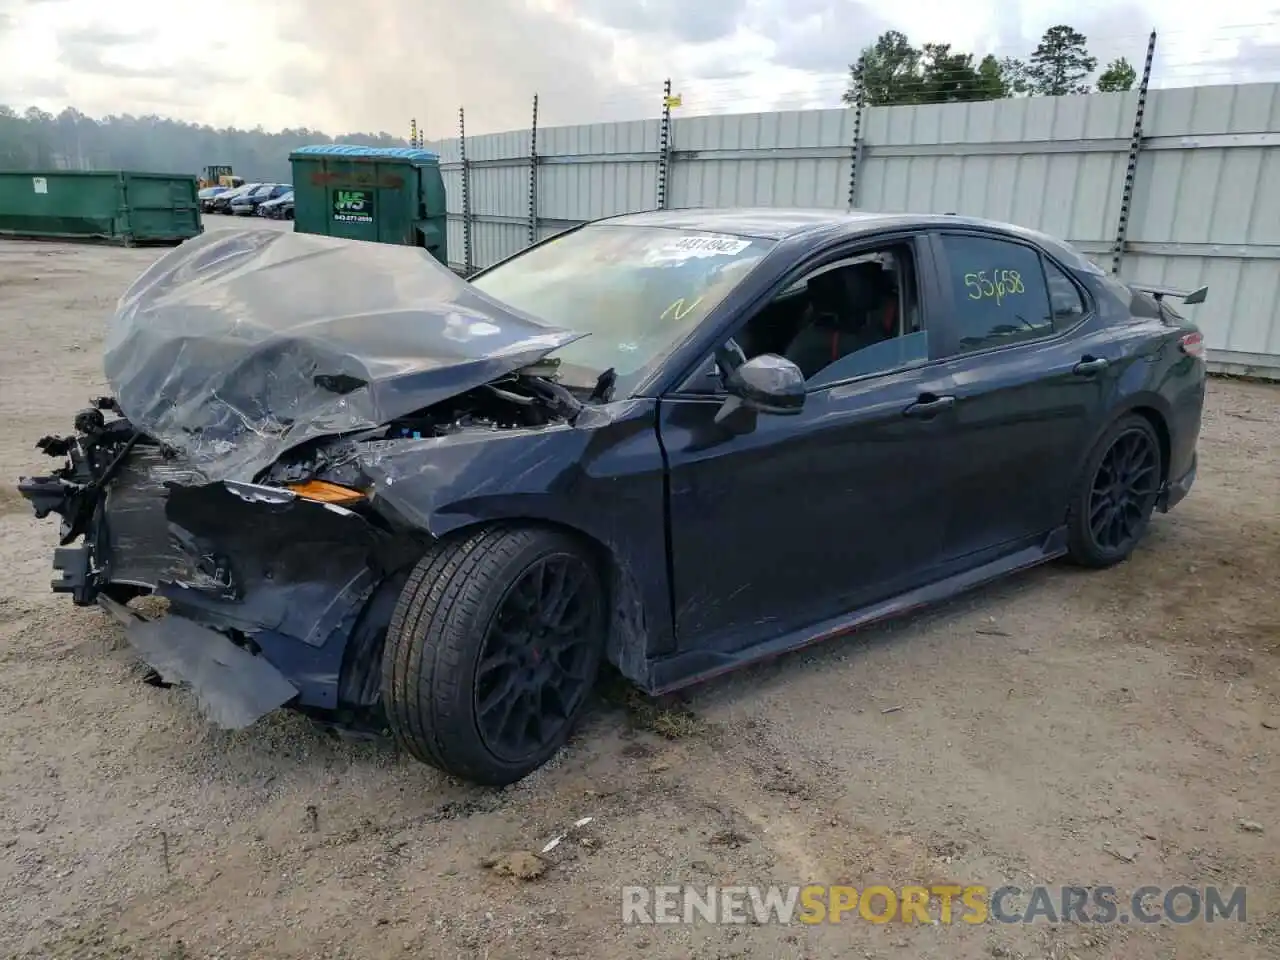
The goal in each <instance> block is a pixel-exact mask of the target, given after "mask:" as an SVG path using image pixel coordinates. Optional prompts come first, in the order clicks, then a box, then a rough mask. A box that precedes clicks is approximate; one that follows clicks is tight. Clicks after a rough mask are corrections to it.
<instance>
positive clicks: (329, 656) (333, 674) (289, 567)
mask: <svg viewBox="0 0 1280 960" xmlns="http://www.w3.org/2000/svg"><path fill="white" fill-rule="evenodd" d="M45 447H46V450H47V452H49V453H51V454H53V455H55V456H62V457H64V458H65V459H64V464H63V466H62V467H61V468H59V469H58V470H56V471H54V473H53V474H51V475H49V476H44V477H32V478H25V479H23V480H22V481H21V483H20V485H19V489H20V491H21V492H22V494H23V495H24V496H25V497H27V499H28V500H29V501H30V502H31V503H32V506H33V507H34V509H35V511H36V514H37V516H47V515H48V514H50V513H56V514H58V515H59V516H60V517H61V521H62V522H61V531H60V532H61V536H60V541H61V543H60V545H59V546H58V548H57V549H56V550H55V554H54V568H55V577H54V580H53V583H52V588H53V590H54V591H55V592H58V593H67V594H70V596H71V598H72V600H73V601H74V602H75V603H76V604H78V605H81V606H89V605H94V604H99V605H101V606H103V607H105V608H107V609H108V610H109V611H110V612H111V613H113V614H114V615H115V616H116V617H117V618H118V619H120V620H122V622H124V624H125V628H126V636H127V638H128V639H129V641H130V643H131V644H132V645H133V646H134V647H135V648H136V650H137V652H138V653H139V654H140V655H141V657H142V659H143V660H144V661H145V662H146V663H147V664H148V665H150V666H151V667H152V668H153V669H154V670H155V671H156V672H157V673H158V675H159V679H160V680H162V681H163V682H165V683H182V684H186V685H189V686H190V687H191V688H192V689H193V690H194V692H195V694H196V696H197V698H198V700H199V702H200V704H201V706H202V707H203V708H204V709H205V711H206V713H207V714H208V715H209V716H210V718H211V719H213V720H214V721H215V722H216V723H218V725H220V726H224V727H238V726H244V725H247V724H249V723H252V722H253V721H255V720H256V719H258V718H259V717H260V716H262V715H263V714H264V713H266V712H269V711H270V710H273V709H275V708H276V707H279V706H281V705H284V704H286V703H290V702H293V703H295V704H296V705H297V706H300V707H304V708H310V709H313V710H315V711H321V712H333V711H338V710H343V709H346V710H347V711H354V712H357V713H358V712H360V711H362V710H369V709H371V708H372V707H373V706H374V705H375V704H376V701H377V682H376V680H377V671H376V666H377V664H376V662H374V661H373V660H372V658H373V656H374V651H372V650H371V649H370V650H365V651H363V652H364V654H365V655H366V660H370V662H367V663H364V664H363V665H361V664H360V663H358V662H357V659H356V658H358V657H359V656H360V654H361V651H359V650H356V649H355V647H354V646H353V640H358V641H359V642H360V643H362V644H364V645H365V646H367V647H373V646H375V645H376V644H377V642H378V641H379V640H380V636H379V635H378V634H377V633H376V630H375V632H374V633H373V634H371V635H369V636H364V635H362V634H361V632H360V630H359V629H358V626H359V621H360V617H361V614H362V613H363V612H364V611H365V610H366V609H367V608H368V607H369V606H370V601H371V600H372V599H373V598H374V596H375V594H376V593H377V592H378V590H379V588H380V587H383V586H384V585H387V584H394V580H395V574H396V571H397V570H399V569H401V568H403V567H405V566H407V565H409V564H411V563H412V561H413V558H414V557H415V556H416V555H418V554H420V552H421V550H422V549H424V544H425V542H426V541H427V539H428V535H426V534H425V533H423V532H421V531H416V530H409V529H407V528H401V529H397V530H392V529H390V528H389V527H387V525H386V524H385V523H383V522H381V520H380V519H379V518H377V516H376V514H375V513H374V512H373V511H372V510H371V509H370V508H369V507H368V505H367V503H364V504H362V503H359V502H357V501H359V500H360V498H359V497H357V496H355V495H354V494H351V495H350V496H349V497H346V498H345V499H346V500H347V502H346V503H341V502H332V501H333V500H334V499H335V497H334V494H333V491H332V490H330V489H329V488H327V487H324V486H323V485H320V486H319V487H317V485H315V484H311V485H307V484H300V485H298V489H296V490H295V489H290V488H288V487H286V486H262V485H257V484H251V483H240V482H236V481H216V482H213V483H207V482H204V481H203V479H202V478H201V477H200V475H199V473H198V472H196V471H194V470H192V469H191V468H190V467H189V466H185V465H184V463H183V459H182V457H181V455H180V454H178V453H176V452H174V451H172V450H170V449H167V448H164V447H162V446H160V445H158V444H156V443H155V442H154V441H151V440H150V439H149V438H139V436H138V434H137V433H136V432H135V431H133V430H132V429H131V428H130V425H129V423H128V421H127V420H126V419H123V418H121V419H117V420H113V421H111V422H110V423H109V424H104V425H103V426H102V427H101V428H98V429H94V430H91V431H90V432H87V433H78V434H77V435H76V436H74V437H66V438H47V439H46V441H45ZM317 490H319V491H320V492H319V493H317ZM326 497H327V499H326ZM147 595H154V596H158V597H162V598H164V599H165V600H167V601H168V606H169V610H168V613H167V615H166V616H164V617H162V618H159V619H155V620H148V619H145V618H143V617H141V616H140V615H138V614H137V613H136V612H134V611H133V610H132V609H130V608H128V607H127V606H126V605H127V604H129V603H130V601H132V600H134V599H136V598H138V597H140V596H147ZM383 613H384V614H385V613H386V611H383ZM385 619H386V617H385V615H384V616H382V618H381V622H382V624H383V625H385Z"/></svg>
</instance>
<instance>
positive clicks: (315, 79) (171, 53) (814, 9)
mask: <svg viewBox="0 0 1280 960" xmlns="http://www.w3.org/2000/svg"><path fill="white" fill-rule="evenodd" d="M1274 2H1275V0H1236V2H1235V3H1234V4H1230V5H1227V4H1219V5H1213V4H1205V3H1203V2H1201V0H1197V2H1195V3H1192V2H1191V0H1166V2H1163V3H1162V2H1158V0H1129V2H1122V3H1120V4H1116V3H1109V2H1107V0H1035V2H1032V0H970V2H967V3H957V2H955V0H913V2H912V3H910V4H902V5H900V6H897V7H892V8H891V7H889V6H888V5H885V4H878V3H872V2H871V0H866V2H859V0H698V2H694V0H466V2H459V3H455V4H442V3H425V2H423V0H368V2H366V3H363V4H353V3H350V2H339V0H276V2H274V3H271V4H256V3H251V2H250V0H222V2H221V3H219V4H216V5H214V6H210V5H209V4H208V3H205V2H200V3H196V2H195V0H168V2H161V0H113V2H112V3H110V4H103V3H101V2H100V0H0V103H8V104H10V105H14V106H19V107H25V106H28V105H35V106H39V107H41V108H42V109H45V110H51V111H56V110H58V109H61V108H62V107H63V106H66V105H68V104H71V105H74V106H76V107H77V108H78V109H80V110H82V111H84V112H86V113H89V114H91V115H101V114H105V113H121V112H130V113H159V114H162V115H167V116H174V117H178V118H181V119H185V120H192V121H200V122H206V123H211V124H215V125H226V124H235V125H238V126H254V125H258V124H261V125H262V126H264V127H266V128H268V129H273V128H280V127H285V126H293V127H296V126H310V127H319V128H323V129H326V130H330V131H333V132H341V131H346V130H378V129H383V130H391V131H394V132H401V133H402V132H405V131H406V128H407V126H408V120H409V117H410V116H416V117H417V118H418V120H419V122H420V123H422V124H424V125H425V127H426V130H427V132H428V134H429V135H430V136H433V137H438V136H450V135H452V134H453V133H454V132H455V130H456V125H457V110H458V107H459V105H465V106H466V108H467V119H468V131H469V132H475V133H480V132H486V131H492V130H501V129H509V128H516V127H523V126H524V125H525V124H526V123H527V120H528V114H529V107H530V98H531V96H532V94H533V93H534V92H535V91H537V92H538V93H539V95H540V110H541V115H542V121H543V122H544V123H546V124H554V123H570V122H575V121H577V122H588V121H599V120H607V119H626V118H635V117H640V116H653V115H655V114H656V112H657V109H658V103H659V98H660V95H661V83H662V79H663V78H664V77H668V76H671V77H673V78H674V79H675V81H676V87H677V90H678V91H679V92H681V93H683V94H684V96H685V107H684V111H685V113H689V114H692V113H702V112H711V113H719V112H728V111H731V110H739V111H741V110H753V109H768V108H770V107H773V106H785V107H791V108H794V107H807V106H827V105H834V104H836V103H837V102H838V99H839V95H840V92H841V90H842V89H843V86H844V82H845V77H844V69H845V65H847V63H848V62H849V61H850V60H852V59H853V58H854V57H856V55H857V51H858V49H859V48H860V47H862V46H863V45H865V44H867V43H869V42H871V41H872V40H873V39H874V38H875V36H876V35H877V34H878V33H880V32H881V31H883V30H885V29H888V28H894V29H899V30H902V31H904V32H905V33H906V34H907V35H908V36H909V37H910V38H911V39H912V40H913V41H914V42H916V43H922V42H925V41H933V42H943V43H950V44H952V45H953V47H955V48H959V49H963V50H973V51H975V52H977V53H979V54H982V53H987V52H994V53H996V54H997V55H1022V56H1025V55H1026V54H1027V53H1028V52H1029V51H1030V50H1031V48H1032V47H1034V45H1035V40H1036V38H1037V37H1038V36H1039V34H1040V33H1042V32H1043V31H1044V29H1045V28H1046V27H1048V26H1050V25H1053V24H1055V23H1062V22H1066V23H1070V24H1072V25H1074V26H1076V27H1077V28H1079V29H1081V30H1082V31H1084V32H1085V33H1086V34H1087V35H1088V36H1089V39H1090V48H1091V51H1092V52H1093V53H1094V55H1095V56H1097V57H1098V59H1099V61H1100V62H1102V63H1106V62H1107V61H1109V60H1111V59H1113V58H1114V57H1117V56H1125V57H1127V58H1128V59H1129V60H1130V61H1131V62H1134V63H1135V64H1138V65H1140V64H1141V60H1142V57H1143V55H1144V53H1145V46H1146V34H1147V31H1148V30H1149V29H1150V27H1151V26H1153V25H1154V26H1156V27H1158V28H1159V29H1160V32H1161V41H1160V46H1159V50H1160V55H1159V56H1158V58H1157V63H1156V67H1157V69H1156V80H1157V83H1161V82H1167V83H1174V84H1179V85H1181V84H1186V83H1192V82H1224V81H1228V80H1232V79H1250V80H1252V79H1280V11H1277V10H1275V9H1273V8H1272V7H1271V5H1272V4H1273V3H1274ZM1227 11H1229V12H1227Z"/></svg>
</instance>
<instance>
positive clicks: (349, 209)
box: [289, 143, 449, 264]
mask: <svg viewBox="0 0 1280 960" xmlns="http://www.w3.org/2000/svg"><path fill="white" fill-rule="evenodd" d="M289 160H290V162H291V163H292V164H293V194H294V230H296V231H298V232H301V233H318V234H323V235H324V236H328V237H346V238H348V239H350V240H368V241H371V242H374V243H395V244H403V245H408V246H416V247H422V248H423V249H424V250H426V251H428V252H429V253H430V254H431V255H432V256H434V257H435V258H436V259H437V260H439V261H440V262H441V263H446V264H447V263H448V262H449V261H448V256H447V250H446V248H445V199H444V179H443V178H442V177H441V176H440V160H439V158H438V157H437V156H436V155H435V154H434V153H430V152H428V151H426V150H417V149H414V148H410V147H362V146H357V145H354V144H343V143H335V144H328V143H326V144H317V145H316V146H309V147H299V148H298V149H297V150H295V151H293V153H292V154H290V155H289Z"/></svg>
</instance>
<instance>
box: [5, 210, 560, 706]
mask: <svg viewBox="0 0 1280 960" xmlns="http://www.w3.org/2000/svg"><path fill="white" fill-rule="evenodd" d="M577 336H578V335H577V334H573V333H570V332H566V331H560V330H554V329H551V328H547V327H544V326H540V325H538V324H537V323H536V322H534V321H532V320H531V319H530V318H527V317H524V316H521V315H518V314H516V313H514V312H512V311H510V310H508V309H507V308H505V307H504V306H503V305H501V304H499V303H497V302H495V301H491V300H488V299H486V298H485V297H484V296H483V295H481V294H479V292H478V291H475V290H473V289H472V288H470V287H469V286H468V285H467V284H466V283H465V282H464V281H462V280H460V279H459V278H457V277H455V276H454V275H453V274H452V273H450V272H449V271H448V270H447V269H445V268H444V267H443V266H441V265H440V264H438V263H437V262H436V261H434V260H433V259H432V258H430V257H429V256H426V255H425V254H424V255H422V256H418V255H417V254H416V253H415V252H414V251H404V250H399V249H398V248H396V249H390V248H386V247H384V246H381V245H377V244H359V243H353V242H349V241H334V240H332V239H331V238H317V237H309V236H307V235H296V236H295V235H293V234H280V233H277V232H275V231H268V232H266V233H265V234H262V233H254V232H252V231H246V232H244V233H241V234H237V235H233V236H231V237H224V238H217V237H205V238H201V239H199V240H196V241H192V242H191V243H188V244H185V245H184V246H183V247H181V248H179V249H178V250H176V251H174V252H173V253H170V254H168V255H166V256H165V257H162V258H161V259H160V260H159V261H157V263H156V264H155V265H153V266H152V267H151V268H150V269H149V270H148V271H147V272H146V273H145V274H143V276H142V277H140V278H139V279H138V281H136V282H135V284H134V285H133V287H131V288H130V290H129V292H128V293H126V294H125V296H124V297H123V298H122V299H121V301H120V305H119V307H118V309H117V311H116V314H115V317H114V318H113V320H112V323H111V325H110V329H109V333H108V338H107V350H106V364H105V365H106V369H107V374H108V378H109V380H110V381H111V384H112V387H113V388H114V389H115V390H116V395H115V398H104V399H102V400H101V401H98V402H97V403H96V404H95V407H94V408H91V409H89V410H85V411H83V412H82V413H81V414H80V415H79V416H77V418H76V424H75V426H76V430H75V433H74V434H72V435H70V436H65V437H46V438H45V439H44V440H43V441H41V444H40V447H41V449H42V450H43V451H44V452H45V453H46V454H48V455H50V456H53V457H55V458H61V459H62V461H63V462H62V465H61V466H60V467H59V468H58V469H55V470H54V471H53V472H52V473H51V474H49V475H46V476H38V477H27V478H23V479H22V480H21V481H20V483H19V490H20V492H21V494H22V495H23V496H24V497H26V498H27V499H28V500H29V501H30V502H31V504H32V506H33V509H34V510H35V513H36V515H37V516H38V517H46V516H48V515H50V514H57V515H59V516H60V518H61V521H62V522H61V535H60V544H59V546H58V548H57V549H56V551H55V555H54V568H55V571H56V577H55V579H54V582H53V589H54V591H55V592H59V593H67V594H70V595H71V598H72V599H73V601H74V602H75V603H76V604H78V605H81V606H89V605H93V604H101V605H103V606H105V607H107V608H108V609H109V610H110V611H111V612H112V613H114V614H115V615H116V616H117V617H119V618H121V619H122V620H124V621H125V623H126V635H127V636H128V638H129V640H130V642H131V643H132V644H133V645H134V647H135V648H136V649H137V650H138V652H139V653H140V654H141V656H142V657H143V659H144V660H145V661H146V662H147V663H149V664H150V665H151V666H152V667H153V668H154V669H155V670H156V672H157V673H158V674H159V675H160V677H161V679H163V680H164V681H166V682H180V683H184V684H188V685H190V686H191V687H192V689H193V690H194V691H195V693H196V696H197V698H198V699H199V700H200V702H201V704H202V706H204V708H205V709H206V711H207V712H208V714H209V715H210V716H211V718H213V719H214V720H215V721H216V722H218V723H219V724H220V725H223V726H243V725H245V724H248V723H252V722H253V721H254V720H256V719H257V718H258V717H260V716H262V715H263V714H264V713H265V712H267V711H269V710H272V709H274V708H275V707H278V706H280V705H282V704H286V703H290V704H292V705H295V706H298V707H301V708H304V709H307V710H309V711H316V712H322V713H324V714H326V715H335V714H336V715H338V716H339V718H340V719H344V720H346V721H348V722H355V723H359V722H360V720H361V718H362V717H375V718H376V707H377V702H378V699H379V691H380V688H379V677H380V663H379V659H378V657H379V654H380V645H381V642H382V638H383V634H384V633H385V628H386V624H387V623H388V621H389V619H390V614H391V607H392V606H393V605H394V601H395V598H396V596H397V595H398V593H399V587H400V585H401V584H402V582H403V579H404V577H405V576H406V573H407V570H408V569H409V568H411V567H412V565H413V564H414V563H415V562H416V560H417V559H418V558H419V557H421V556H422V554H423V553H424V551H425V550H426V549H427V547H428V546H429V544H430V543H431V541H432V536H431V534H430V532H429V531H428V529H427V524H426V523H425V522H424V519H425V517H426V516H427V513H428V511H427V510H425V509H418V508H417V507H421V504H419V505H416V506H415V505H414V504H403V503H402V504H401V505H400V507H399V508H396V507H395V506H394V500H395V498H394V497H388V498H381V499H379V498H377V497H374V496H373V492H374V491H372V490H371V489H370V490H362V489H360V488H359V486H358V484H359V483H361V482H369V483H372V481H370V480H368V477H369V474H366V473H365V472H363V471H361V470H360V469H359V461H360V460H361V459H367V460H369V461H370V462H383V461H385V459H386V457H387V451H388V445H390V446H391V447H394V446H395V444H396V443H397V441H401V442H404V443H407V444H414V445H416V447H418V448H420V447H422V446H423V442H424V440H430V439H432V438H442V437H447V436H450V435H456V434H458V433H460V432H469V433H470V434H472V435H478V434H480V433H483V432H486V431H492V430H496V429H510V428H513V427H516V428H531V429H539V428H541V427H543V426H546V425H548V424H550V423H554V422H562V421H563V420H564V419H565V417H566V416H567V415H568V413H570V412H572V411H574V410H576V409H578V408H580V406H581V405H580V404H578V403H577V402H576V401H575V400H574V399H573V397H572V396H571V395H570V394H568V392H567V391H566V390H565V389H564V388H563V387H560V386H559V385H558V384H556V383H555V382H554V380H553V379H548V376H547V374H548V372H549V371H553V370H554V367H555V364H554V362H547V361H543V362H542V363H541V364H540V366H539V367H538V371H539V372H537V373H535V372H532V370H533V368H532V367H531V366H530V365H531V364H538V363H539V361H541V360H542V358H543V357H545V355H546V354H547V353H548V352H550V351H551V350H553V349H555V348H556V347H557V346H560V345H563V344H564V343H568V342H571V341H572V340H574V339H576V338H577ZM328 448H333V449H338V450H342V451H347V452H344V453H341V454H328V455H326V454H325V453H324V451H325V450H326V449H328ZM352 451H354V452H352ZM353 466H354V467H355V472H354V474H351V468H352V467H353ZM344 467H346V468H348V469H347V473H348V474H351V475H352V476H355V477H363V478H365V480H357V481H355V482H356V484H357V486H355V487H353V486H342V485H338V484H335V483H333V482H331V481H330V482H326V480H325V477H324V476H322V474H323V473H325V472H326V471H328V472H329V473H332V474H335V475H336V474H338V473H342V468H344ZM370 473H371V474H374V475H376V474H377V473H378V469H377V467H376V466H375V467H373V468H371V471H370ZM144 595H155V596H159V597H162V598H164V599H165V600H167V601H168V605H169V611H168V615H167V616H165V617H163V618H160V619H156V620H146V619H143V618H142V617H140V616H139V615H138V614H137V613H135V612H133V610H131V609H130V608H128V607H127V606H126V605H127V604H129V603H130V601H132V600H134V599H135V598H137V597H139V596H144Z"/></svg>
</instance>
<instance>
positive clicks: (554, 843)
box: [539, 817, 595, 853]
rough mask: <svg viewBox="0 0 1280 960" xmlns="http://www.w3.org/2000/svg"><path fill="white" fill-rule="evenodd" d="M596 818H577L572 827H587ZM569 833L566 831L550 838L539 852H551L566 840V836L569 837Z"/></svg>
mask: <svg viewBox="0 0 1280 960" xmlns="http://www.w3.org/2000/svg"><path fill="white" fill-rule="evenodd" d="M594 819H595V817H583V818H582V819H581V820H575V821H574V822H573V827H572V829H574V830H576V829H578V828H579V827H585V826H586V825H587V824H588V823H590V822H591V821H592V820H594ZM568 835H569V834H568V833H567V832H566V833H562V834H560V836H558V837H552V838H551V839H550V840H548V841H547V845H546V846H545V847H543V848H542V850H540V851H539V852H540V853H550V852H551V851H552V850H554V849H555V848H556V847H558V846H560V843H561V841H562V840H564V838H565V837H567V836H568Z"/></svg>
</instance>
